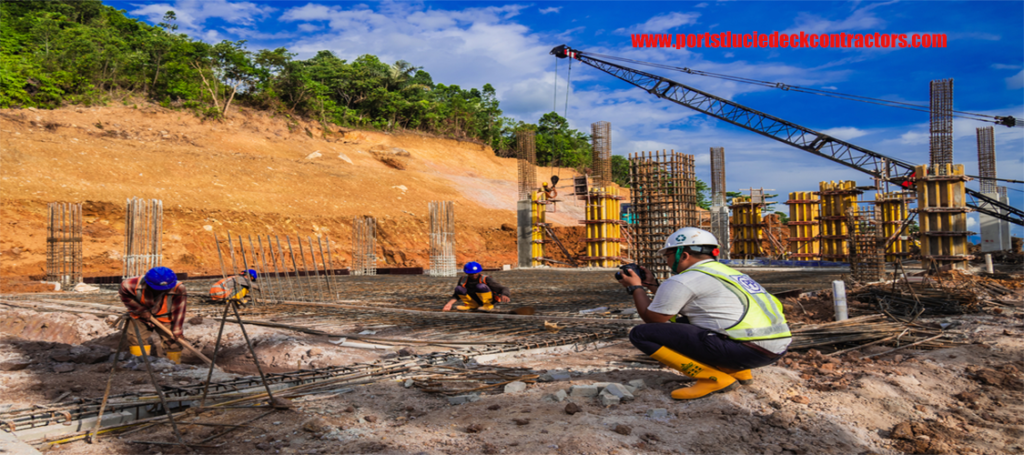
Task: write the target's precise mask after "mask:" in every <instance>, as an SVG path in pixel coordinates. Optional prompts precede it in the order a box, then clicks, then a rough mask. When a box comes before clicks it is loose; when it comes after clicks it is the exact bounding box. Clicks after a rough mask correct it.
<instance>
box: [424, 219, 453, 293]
mask: <svg viewBox="0 0 1024 455" xmlns="http://www.w3.org/2000/svg"><path fill="white" fill-rule="evenodd" d="M428 208H429V211H430V272H429V273H430V276H455V274H456V269H455V203H454V202H452V201H432V202H430V204H429V205H428Z"/></svg>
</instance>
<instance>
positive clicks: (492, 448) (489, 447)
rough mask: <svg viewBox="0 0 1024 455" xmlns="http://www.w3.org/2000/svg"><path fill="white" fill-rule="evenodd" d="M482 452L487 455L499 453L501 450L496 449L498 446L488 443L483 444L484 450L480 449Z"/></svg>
mask: <svg viewBox="0 0 1024 455" xmlns="http://www.w3.org/2000/svg"><path fill="white" fill-rule="evenodd" d="M482 451H483V453H485V454H487V455H492V454H496V453H501V449H498V446H496V445H494V444H491V443H489V442H485V443H484V448H483V449H482Z"/></svg>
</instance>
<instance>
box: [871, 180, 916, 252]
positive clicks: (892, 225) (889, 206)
mask: <svg viewBox="0 0 1024 455" xmlns="http://www.w3.org/2000/svg"><path fill="white" fill-rule="evenodd" d="M875 205H876V206H877V207H878V212H879V214H880V215H881V223H882V228H883V232H884V234H885V238H886V239H888V245H889V246H888V247H887V248H886V250H885V261H886V262H893V261H899V260H902V259H904V258H906V257H907V256H909V255H910V250H909V248H908V241H907V239H909V238H910V236H909V234H908V233H907V232H906V230H905V229H904V228H903V224H904V222H905V221H906V220H907V216H908V209H907V194H906V193H902V192H899V191H897V192H892V193H875Z"/></svg>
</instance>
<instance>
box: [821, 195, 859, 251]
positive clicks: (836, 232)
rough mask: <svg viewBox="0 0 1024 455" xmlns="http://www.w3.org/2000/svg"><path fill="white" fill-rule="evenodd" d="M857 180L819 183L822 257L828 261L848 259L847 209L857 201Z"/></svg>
mask: <svg viewBox="0 0 1024 455" xmlns="http://www.w3.org/2000/svg"><path fill="white" fill-rule="evenodd" d="M860 193H861V191H860V190H858V189H857V182H854V181H852V180H849V181H839V182H835V181H831V182H821V183H820V184H819V191H818V195H819V196H820V197H821V215H820V216H818V219H819V220H820V221H821V224H820V226H821V230H820V231H821V232H820V237H821V259H823V260H826V261H848V260H849V259H850V258H849V256H850V250H849V247H848V245H847V243H848V241H849V238H848V237H849V232H848V230H847V224H846V222H847V213H846V211H847V210H848V209H850V208H854V210H856V208H855V207H854V206H855V205H856V203H857V195H858V194H860Z"/></svg>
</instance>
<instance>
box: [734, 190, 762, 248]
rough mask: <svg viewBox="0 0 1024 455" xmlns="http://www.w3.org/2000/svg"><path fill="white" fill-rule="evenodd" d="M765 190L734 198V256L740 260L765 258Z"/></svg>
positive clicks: (753, 191) (752, 191)
mask: <svg viewBox="0 0 1024 455" xmlns="http://www.w3.org/2000/svg"><path fill="white" fill-rule="evenodd" d="M764 206H765V203H764V190H751V195H750V196H741V197H737V198H733V200H732V205H731V206H729V208H730V209H732V221H731V222H730V227H731V228H732V239H731V244H732V255H733V256H734V257H736V258H738V259H753V258H757V257H762V256H764V251H763V250H762V248H761V241H762V240H763V239H764V221H763V219H762V218H761V212H762V211H763V210H764Z"/></svg>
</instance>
